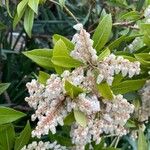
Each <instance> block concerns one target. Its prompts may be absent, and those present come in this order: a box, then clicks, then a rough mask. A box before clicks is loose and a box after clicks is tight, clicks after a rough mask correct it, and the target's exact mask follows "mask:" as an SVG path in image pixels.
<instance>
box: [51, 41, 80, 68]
mask: <svg viewBox="0 0 150 150" xmlns="http://www.w3.org/2000/svg"><path fill="white" fill-rule="evenodd" d="M52 62H53V64H54V65H57V66H60V67H64V68H74V67H79V66H81V64H82V63H81V62H80V61H78V60H75V59H73V58H72V57H71V56H70V55H69V51H68V49H67V47H66V45H65V43H64V42H63V41H62V40H61V39H60V40H59V41H57V43H56V44H55V47H54V51H53V57H52Z"/></svg>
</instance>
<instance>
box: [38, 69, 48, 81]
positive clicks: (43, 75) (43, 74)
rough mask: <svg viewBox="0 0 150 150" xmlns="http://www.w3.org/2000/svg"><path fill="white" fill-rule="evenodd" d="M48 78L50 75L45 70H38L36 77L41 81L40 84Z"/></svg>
mask: <svg viewBox="0 0 150 150" xmlns="http://www.w3.org/2000/svg"><path fill="white" fill-rule="evenodd" d="M49 78H50V75H49V74H48V73H46V72H43V71H40V72H39V77H38V81H39V82H40V83H41V84H46V81H47V79H49Z"/></svg>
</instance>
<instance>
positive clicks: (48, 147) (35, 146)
mask: <svg viewBox="0 0 150 150" xmlns="http://www.w3.org/2000/svg"><path fill="white" fill-rule="evenodd" d="M21 150H67V148H66V147H65V146H61V145H60V144H57V142H56V141H55V142H53V143H50V142H43V141H39V142H37V141H33V142H32V143H31V144H29V145H27V146H24V147H23V148H22V149H21Z"/></svg>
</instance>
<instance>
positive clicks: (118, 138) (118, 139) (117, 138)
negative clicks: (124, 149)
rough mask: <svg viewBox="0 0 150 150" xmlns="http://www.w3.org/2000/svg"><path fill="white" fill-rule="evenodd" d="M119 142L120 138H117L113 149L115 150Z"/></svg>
mask: <svg viewBox="0 0 150 150" xmlns="http://www.w3.org/2000/svg"><path fill="white" fill-rule="evenodd" d="M119 140H120V137H119V136H118V137H117V141H116V143H115V146H114V147H115V148H117V145H118V143H119Z"/></svg>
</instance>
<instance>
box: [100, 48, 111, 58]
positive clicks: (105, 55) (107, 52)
mask: <svg viewBox="0 0 150 150" xmlns="http://www.w3.org/2000/svg"><path fill="white" fill-rule="evenodd" d="M108 55H110V50H109V48H106V49H105V50H104V51H102V52H101V54H100V55H99V56H98V59H99V60H100V61H101V60H103V59H104V58H105V57H107V56H108Z"/></svg>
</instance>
